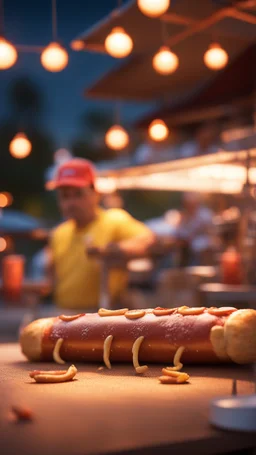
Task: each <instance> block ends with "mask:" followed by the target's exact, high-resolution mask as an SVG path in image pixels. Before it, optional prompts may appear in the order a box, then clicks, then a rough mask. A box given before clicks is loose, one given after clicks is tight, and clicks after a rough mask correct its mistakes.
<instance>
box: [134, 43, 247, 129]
mask: <svg viewBox="0 0 256 455" xmlns="http://www.w3.org/2000/svg"><path fill="white" fill-rule="evenodd" d="M255 74H256V45H255V44H254V45H251V46H249V47H248V48H247V49H246V50H244V51H243V52H242V53H241V54H240V55H239V56H238V57H237V58H236V59H235V60H234V61H233V62H232V63H231V64H230V65H229V66H228V67H227V68H225V69H224V70H223V71H221V72H220V73H218V74H217V75H216V76H215V78H214V79H213V80H211V81H210V82H208V83H207V84H205V86H204V88H202V90H201V91H199V92H198V93H196V94H194V96H191V97H190V98H189V100H187V101H186V102H184V103H179V104H178V105H177V104H174V103H173V104H172V105H171V106H168V107H165V108H161V109H158V110H156V111H154V112H153V113H151V114H150V115H147V116H146V117H144V118H143V119H141V120H139V121H138V122H137V123H136V126H138V127H143V128H144V127H147V126H148V125H149V123H150V122H151V121H152V120H153V119H155V118H161V119H162V120H164V121H165V122H166V123H167V124H168V125H169V126H177V125H181V124H182V125H185V124H192V123H197V122H202V121H205V120H206V119H216V118H223V117H230V116H231V115H233V114H235V113H236V112H241V111H244V110H249V109H250V110H252V108H253V105H254V103H255V94H256V78H255Z"/></svg>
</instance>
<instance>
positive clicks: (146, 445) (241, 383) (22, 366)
mask: <svg viewBox="0 0 256 455" xmlns="http://www.w3.org/2000/svg"><path fill="white" fill-rule="evenodd" d="M76 366H77V368H78V375H77V379H76V380H74V381H73V382H68V383H62V384H36V383H34V382H33V381H32V380H31V379H30V378H29V376H28V373H29V371H32V370H33V369H38V368H40V369H42V368H43V369H54V368H56V369H59V366H56V365H54V364H47V363H44V364H38V363H37V364H35V363H34V364H29V363H28V362H27V361H26V360H25V358H24V357H23V356H22V354H21V353H20V349H19V346H18V345H17V344H1V345H0V368H1V375H0V389H1V400H0V448H1V453H5V454H6V455H7V454H14V453H19V452H21V451H22V453H26V455H34V454H35V453H36V454H37V455H45V454H46V453H54V455H87V454H113V453H118V454H121V453H122V454H128V453H129V454H136V455H142V454H143V455H144V454H156V455H158V454H159V455H161V454H167V453H168V454H175V455H179V454H183V453H184V454H186V455H187V454H188V453H192V452H193V453H197V455H200V454H205V453H207V454H218V453H224V452H228V451H232V450H239V449H249V448H252V447H256V434H247V433H233V432H232V433H231V432H224V431H219V430H217V429H215V428H213V427H211V425H210V424H209V422H208V410H209V403H210V400H211V399H213V398H215V397H217V396H220V395H227V394H230V393H231V385H232V384H231V382H232V381H231V379H232V378H236V379H237V381H238V383H237V387H238V393H239V394H249V393H252V392H253V390H254V387H253V383H252V372H251V370H250V369H249V368H247V367H240V366H222V367H221V366H212V367H211V366H205V367H203V366H198V367H196V366H193V367H186V368H184V370H185V371H186V372H188V373H189V374H190V375H191V381H190V383H189V384H184V385H163V384H160V383H159V382H158V380H157V376H159V375H160V374H161V367H162V365H159V366H156V365H154V366H151V367H150V369H149V371H148V374H147V375H146V376H144V377H143V376H136V375H135V373H134V370H133V367H132V365H113V366H112V370H106V368H104V369H103V370H101V371H99V370H98V367H99V364H90V365H84V364H80V365H79V364H77V365H76ZM12 405H25V406H28V407H30V408H31V409H32V410H33V412H34V420H33V421H32V422H29V423H19V424H18V423H14V422H10V421H9V420H8V418H7V414H8V411H9V409H10V407H11V406H12Z"/></svg>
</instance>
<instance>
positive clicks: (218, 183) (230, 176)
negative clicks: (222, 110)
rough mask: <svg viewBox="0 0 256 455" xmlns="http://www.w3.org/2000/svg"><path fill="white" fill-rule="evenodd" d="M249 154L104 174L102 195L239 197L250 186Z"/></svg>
mask: <svg viewBox="0 0 256 455" xmlns="http://www.w3.org/2000/svg"><path fill="white" fill-rule="evenodd" d="M250 157H251V163H250V169H249V181H250V184H254V185H255V184H256V149H252V150H251V151H250ZM247 160H248V152H247V151H246V150H240V151H239V152H226V151H224V150H220V151H219V152H218V153H215V154H209V155H204V156H196V157H192V158H186V159H179V160H174V161H169V162H166V163H158V164H151V165H146V166H138V167H130V168H126V169H120V170H113V171H108V172H105V173H104V172H103V173H101V174H100V175H99V177H98V180H97V187H98V189H99V191H101V190H103V191H106V192H107V191H110V192H111V191H115V190H131V189H133V190H134V189H135V190H138V189H141V190H162V191H163V190H166V191H198V192H205V193H221V194H239V193H241V191H242V189H243V187H244V185H245V184H246V182H247V166H248V161H247Z"/></svg>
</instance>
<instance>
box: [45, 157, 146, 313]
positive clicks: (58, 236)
mask: <svg viewBox="0 0 256 455" xmlns="http://www.w3.org/2000/svg"><path fill="white" fill-rule="evenodd" d="M94 184H95V172H94V168H93V166H92V164H91V163H90V162H89V161H87V160H84V159H80V158H74V159H72V160H70V161H68V162H66V163H65V164H63V165H62V166H60V168H59V170H58V172H57V176H56V179H55V181H54V182H51V188H54V189H56V190H57V196H58V203H59V206H60V209H61V212H62V215H63V217H64V218H65V219H66V220H67V221H65V222H64V223H62V224H61V225H59V226H58V227H57V228H56V229H55V230H54V231H53V233H52V236H51V241H50V245H49V258H50V259H51V266H52V270H53V276H54V289H55V292H54V293H55V301H56V304H57V305H58V306H60V307H62V308H69V309H79V308H81V309H83V308H93V307H97V306H98V304H99V293H100V264H99V262H98V261H97V260H95V259H94V258H93V257H91V256H89V255H88V254H87V251H86V244H90V245H92V246H93V247H94V248H96V249H97V248H99V249H103V250H107V249H108V248H109V249H111V248H113V246H114V249H118V250H120V251H122V252H127V253H129V252H132V253H134V252H137V253H138V254H143V251H146V249H147V248H148V247H149V246H150V245H151V244H153V243H154V235H153V234H152V233H151V231H150V230H149V229H148V228H146V226H144V225H143V224H142V223H140V222H139V221H137V220H135V219H134V218H133V217H132V216H130V215H129V214H128V213H127V212H126V211H124V210H121V209H109V210H103V209H101V208H100V207H99V205H98V201H99V195H98V194H97V192H96V191H95V188H94ZM125 286H126V274H125V273H124V272H123V271H121V270H113V271H111V272H110V276H109V288H110V294H111V296H112V298H113V299H117V298H118V297H119V296H120V295H121V293H122V291H123V290H124V289H125Z"/></svg>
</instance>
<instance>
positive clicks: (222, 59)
mask: <svg viewBox="0 0 256 455" xmlns="http://www.w3.org/2000/svg"><path fill="white" fill-rule="evenodd" d="M204 63H205V65H206V66H207V67H208V68H210V69H211V70H215V71H217V70H221V69H222V68H224V67H225V66H226V65H227V63H228V54H227V52H226V51H225V50H224V49H223V48H222V47H221V46H220V45H219V44H218V43H213V44H211V45H210V46H209V49H208V50H207V51H206V52H205V54H204Z"/></svg>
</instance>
